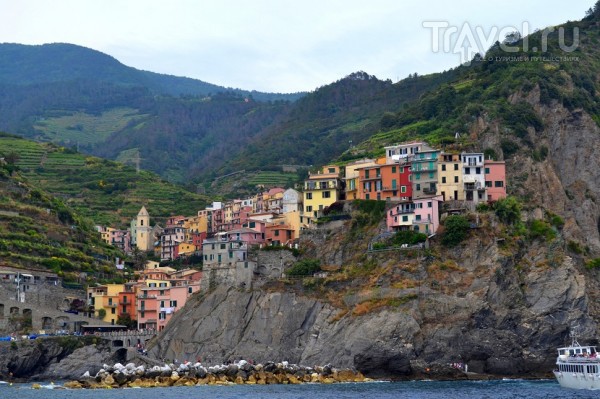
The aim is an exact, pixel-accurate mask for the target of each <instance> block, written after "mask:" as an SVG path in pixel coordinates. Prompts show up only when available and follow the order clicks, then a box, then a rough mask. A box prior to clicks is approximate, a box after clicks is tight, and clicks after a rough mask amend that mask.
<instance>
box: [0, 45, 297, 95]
mask: <svg viewBox="0 0 600 399" xmlns="http://www.w3.org/2000/svg"><path fill="white" fill-rule="evenodd" d="M69 81H96V82H105V83H110V84H113V85H117V86H125V87H145V88H147V89H150V91H151V92H152V93H153V94H159V95H160V94H163V95H172V96H179V95H196V96H206V95H209V94H211V93H213V94H215V93H219V92H233V93H236V94H238V95H243V96H250V95H251V96H253V97H254V98H255V99H256V100H259V101H274V100H286V101H294V100H295V99H297V98H299V97H301V96H302V95H303V93H295V94H279V93H263V92H257V91H247V90H241V89H233V88H226V87H222V86H217V85H214V84H211V83H207V82H203V81H201V80H197V79H191V78H185V77H177V76H172V75H166V74H158V73H154V72H148V71H141V70H138V69H135V68H132V67H128V66H125V65H123V64H122V63H120V62H119V61H117V60H116V59H115V58H113V57H111V56H109V55H107V54H104V53H101V52H99V51H96V50H92V49H89V48H86V47H81V46H76V45H73V44H67V43H52V44H43V45H31V46H30V45H23V44H15V43H2V44H0V84H9V85H17V86H27V85H40V84H47V83H56V82H69Z"/></svg>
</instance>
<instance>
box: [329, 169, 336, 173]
mask: <svg viewBox="0 0 600 399" xmlns="http://www.w3.org/2000/svg"><path fill="white" fill-rule="evenodd" d="M327 171H328V172H329V173H335V168H329V169H327Z"/></svg>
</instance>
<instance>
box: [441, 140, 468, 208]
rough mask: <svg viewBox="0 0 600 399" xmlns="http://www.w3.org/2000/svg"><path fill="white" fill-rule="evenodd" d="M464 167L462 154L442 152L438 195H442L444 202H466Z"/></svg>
mask: <svg viewBox="0 0 600 399" xmlns="http://www.w3.org/2000/svg"><path fill="white" fill-rule="evenodd" d="M462 166H463V164H462V161H461V158H460V154H446V153H444V152H442V153H441V154H440V155H439V157H438V163H437V167H438V182H437V195H441V196H442V197H443V200H444V201H452V200H455V201H464V200H465V189H464V185H463V178H462V176H463V174H462Z"/></svg>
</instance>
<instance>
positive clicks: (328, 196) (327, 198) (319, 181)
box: [300, 165, 343, 226]
mask: <svg viewBox="0 0 600 399" xmlns="http://www.w3.org/2000/svg"><path fill="white" fill-rule="evenodd" d="M340 199H343V198H342V191H341V183H340V168H339V166H335V165H328V166H324V167H323V170H322V171H321V173H317V174H313V175H309V176H308V180H305V182H304V214H303V215H302V216H301V220H300V223H301V224H302V225H305V226H306V225H309V224H311V223H313V222H314V221H315V220H316V218H318V217H319V216H320V214H321V213H322V212H323V210H324V209H325V208H327V207H328V206H329V205H331V204H333V203H334V202H336V201H338V200H340Z"/></svg>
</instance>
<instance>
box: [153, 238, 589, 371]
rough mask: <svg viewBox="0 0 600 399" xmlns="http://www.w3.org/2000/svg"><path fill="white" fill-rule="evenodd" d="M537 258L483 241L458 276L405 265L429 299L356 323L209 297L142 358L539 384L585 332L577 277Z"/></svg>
mask: <svg viewBox="0 0 600 399" xmlns="http://www.w3.org/2000/svg"><path fill="white" fill-rule="evenodd" d="M548 251H549V250H548V248H546V247H545V245H543V243H539V244H538V245H532V246H528V247H526V248H525V247H523V248H521V249H520V250H518V251H516V252H515V253H508V254H503V253H502V250H501V249H500V248H498V246H497V244H496V243H495V241H494V240H488V241H485V240H482V241H479V240H471V241H470V242H469V243H468V244H466V245H465V246H463V247H460V248H457V249H455V250H454V252H455V253H454V254H449V256H452V257H456V258H457V259H460V260H461V263H460V267H459V269H455V270H451V271H443V268H439V269H436V268H435V267H434V266H433V265H427V263H426V262H425V263H423V262H421V263H417V265H418V266H417V270H412V272H411V273H412V274H427V275H429V279H430V280H431V279H432V278H433V277H435V278H436V279H437V281H438V282H439V285H440V286H437V287H436V289H432V288H431V287H428V286H423V287H419V288H418V290H416V289H413V290H412V291H411V290H399V291H398V292H397V294H396V299H401V298H404V299H405V301H404V302H403V303H401V304H399V305H396V306H395V307H390V306H387V307H383V308H381V309H378V310H374V311H371V312H367V313H365V314H362V315H356V314H353V313H352V312H348V313H346V314H344V313H343V312H342V311H341V310H340V309H338V308H336V307H333V306H332V305H330V304H327V303H325V302H323V301H321V300H319V298H317V297H309V296H303V295H299V294H298V293H296V292H294V291H293V290H284V291H283V292H266V291H265V290H262V291H261V290H255V291H251V292H245V291H241V290H237V289H227V288H225V287H220V288H217V289H216V290H215V291H213V292H211V293H210V294H208V295H206V296H204V297H197V298H194V300H192V301H191V302H190V303H189V304H188V305H186V307H185V308H184V309H182V310H181V311H180V312H178V313H177V314H176V315H175V316H174V318H173V321H172V322H171V323H169V325H168V326H167V328H166V329H165V331H164V332H163V333H162V335H160V336H159V339H158V340H157V344H156V346H155V347H154V348H153V349H152V350H151V352H152V353H153V354H154V355H155V356H158V357H159V358H167V359H179V360H180V361H183V360H189V361H195V360H197V359H201V360H202V361H203V362H208V363H209V364H210V363H220V362H225V361H227V360H237V359H252V360H253V361H255V362H266V361H268V360H272V359H280V360H288V361H290V362H294V363H298V364H304V365H313V364H328V363H330V364H334V365H336V366H337V367H345V368H355V369H357V370H358V371H361V372H363V373H365V375H367V376H369V377H392V378H414V377H418V376H424V375H427V373H426V372H425V371H426V370H429V369H432V367H433V366H434V365H435V366H439V365H447V364H450V363H456V362H460V363H466V364H468V366H469V371H473V372H479V373H490V374H497V375H506V376H517V375H519V376H544V375H548V373H549V372H550V371H551V370H552V369H553V364H554V362H555V358H556V354H555V353H556V352H555V349H556V347H558V346H560V345H562V344H564V343H565V342H566V340H568V334H569V331H570V329H571V328H572V327H574V326H578V328H579V332H580V334H581V335H580V336H581V337H582V338H593V337H595V331H596V324H595V322H594V321H593V318H592V317H591V316H590V310H589V307H588V298H587V294H586V292H587V291H586V277H585V276H584V274H583V273H582V272H580V271H579V270H578V268H577V267H576V265H575V264H574V262H573V260H572V259H571V258H569V257H568V256H565V257H562V258H561V259H560V263H559V264H557V265H555V266H548V265H547V263H546V262H545V260H546V259H547V257H548V256H549V255H548ZM388 257H389V255H388ZM392 263H393V262H392ZM525 264H528V265H530V266H527V267H525V266H523V265H525ZM393 267H397V268H398V269H399V270H401V269H402V268H404V267H405V266H402V265H401V264H397V265H396V266H393ZM419 268H420V269H421V270H419ZM457 287H459V288H460V287H462V289H457ZM381 290H383V288H382V289H381ZM386 292H390V293H392V294H393V292H394V290H392V289H389V290H387V291H386ZM407 292H411V293H412V294H407ZM392 294H390V295H392Z"/></svg>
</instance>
